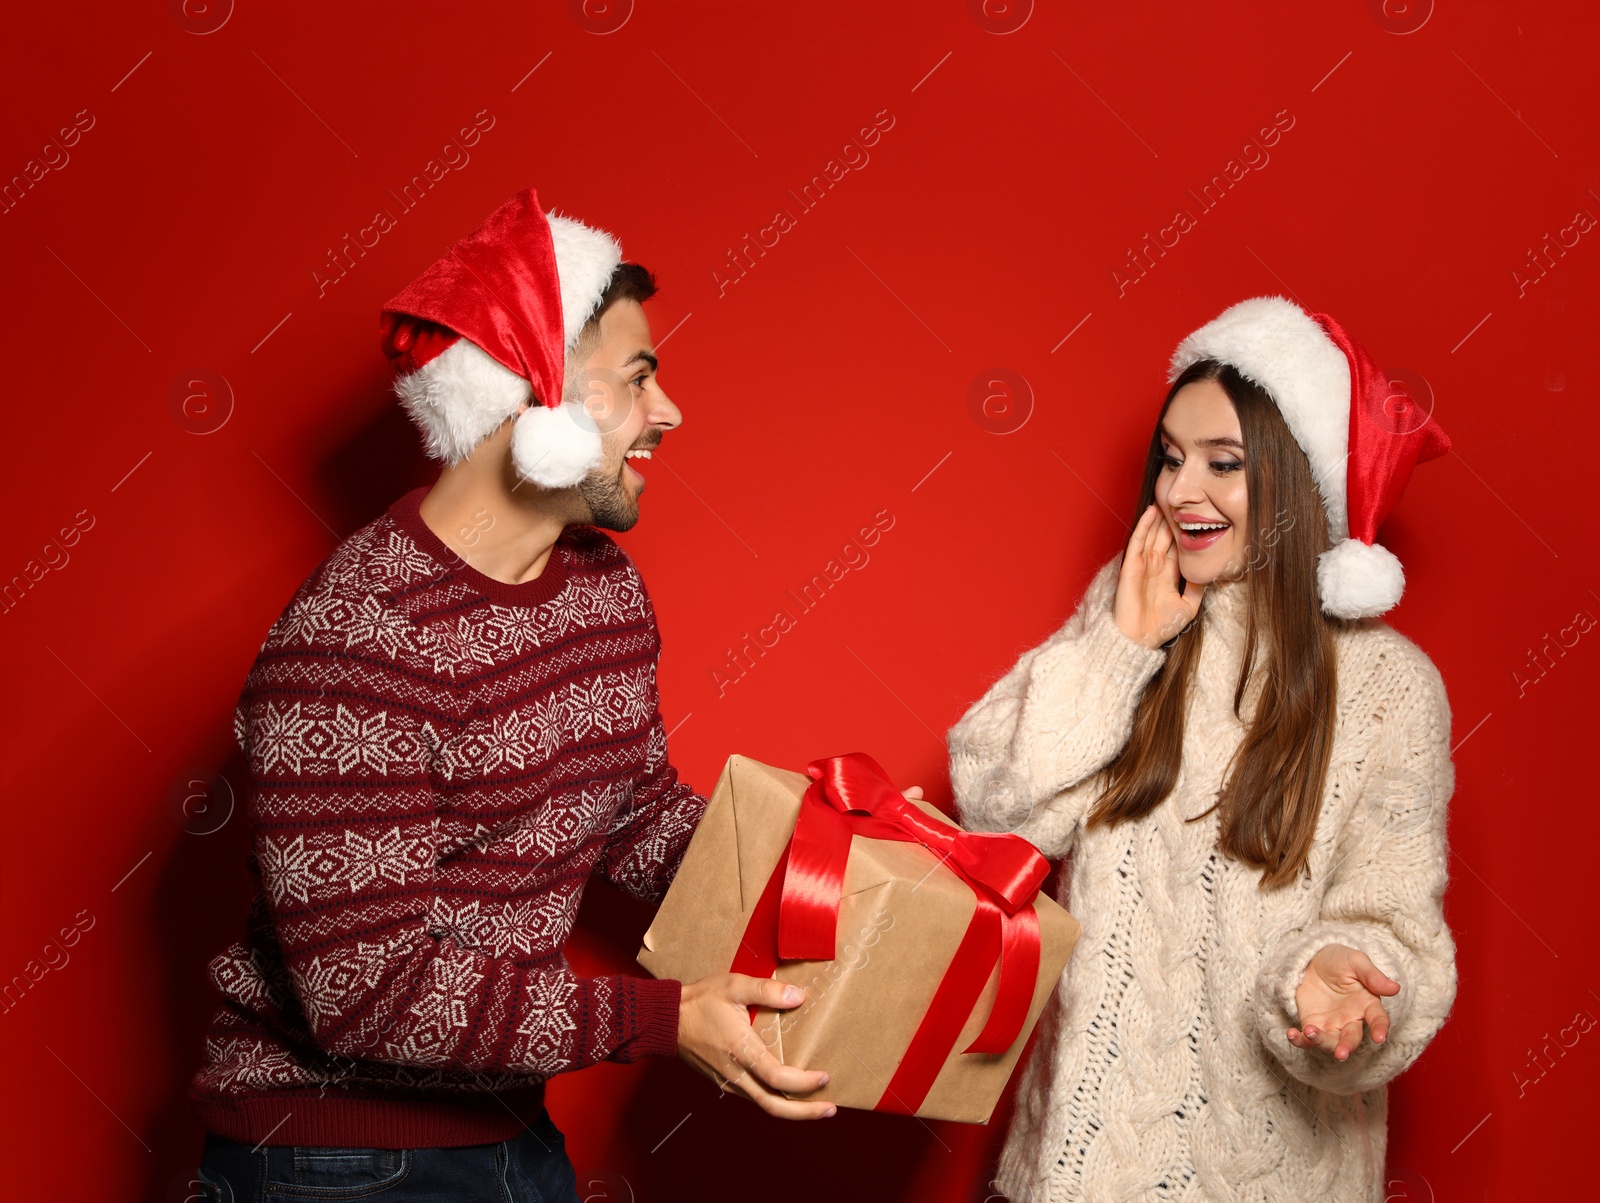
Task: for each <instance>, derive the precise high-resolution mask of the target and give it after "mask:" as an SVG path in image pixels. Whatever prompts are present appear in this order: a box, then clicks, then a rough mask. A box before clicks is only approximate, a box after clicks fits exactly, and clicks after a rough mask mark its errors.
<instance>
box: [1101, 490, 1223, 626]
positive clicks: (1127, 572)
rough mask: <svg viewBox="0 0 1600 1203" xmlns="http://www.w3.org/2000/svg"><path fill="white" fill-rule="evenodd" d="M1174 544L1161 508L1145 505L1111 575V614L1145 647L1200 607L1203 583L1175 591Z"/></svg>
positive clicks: (1175, 560) (1196, 611)
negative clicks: (1113, 590)
mask: <svg viewBox="0 0 1600 1203" xmlns="http://www.w3.org/2000/svg"><path fill="white" fill-rule="evenodd" d="M1178 580H1179V576H1178V545H1177V544H1176V543H1174V542H1173V539H1172V529H1171V528H1170V527H1169V526H1168V525H1167V524H1166V522H1165V520H1163V519H1162V517H1161V511H1160V510H1159V509H1157V508H1156V507H1155V506H1153V505H1152V506H1149V507H1147V508H1146V509H1145V512H1144V514H1143V515H1142V516H1141V517H1140V518H1139V522H1138V525H1136V526H1135V527H1134V528H1133V535H1132V537H1131V538H1129V540H1128V550H1127V552H1126V553H1124V555H1123V557H1122V571H1121V572H1120V573H1118V575H1117V596H1116V599H1115V600H1114V601H1113V602H1112V603H1111V617H1112V618H1113V619H1114V620H1115V621H1116V624H1117V626H1118V627H1119V628H1120V629H1121V630H1122V633H1123V634H1124V635H1126V636H1128V638H1129V639H1132V640H1134V641H1135V642H1136V643H1142V644H1144V646H1145V647H1151V648H1154V647H1160V646H1161V645H1162V644H1163V643H1165V642H1167V640H1169V639H1171V638H1172V637H1173V636H1174V635H1176V634H1177V633H1178V632H1179V631H1181V630H1183V628H1184V627H1186V626H1188V625H1189V623H1190V622H1191V621H1192V620H1193V619H1194V616H1195V615H1196V614H1198V613H1199V612H1200V598H1201V597H1202V596H1203V595H1204V593H1205V586H1204V585H1196V584H1195V583H1194V582H1193V581H1189V582H1188V583H1187V587H1186V588H1185V590H1184V591H1183V592H1182V593H1179V592H1178Z"/></svg>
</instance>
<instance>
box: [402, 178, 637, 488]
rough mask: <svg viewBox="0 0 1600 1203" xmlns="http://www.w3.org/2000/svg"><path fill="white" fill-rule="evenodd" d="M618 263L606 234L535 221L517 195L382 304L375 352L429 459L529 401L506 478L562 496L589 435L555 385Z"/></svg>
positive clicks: (526, 197)
mask: <svg viewBox="0 0 1600 1203" xmlns="http://www.w3.org/2000/svg"><path fill="white" fill-rule="evenodd" d="M621 261H622V248H621V246H620V245H618V243H617V240H616V239H615V238H613V237H612V236H611V235H610V234H607V233H605V232H604V231H601V230H594V229H590V228H589V227H588V226H586V225H583V224H582V223H581V222H577V221H574V220H573V219H572V218H570V217H560V216H557V215H556V214H555V213H554V212H551V213H550V214H549V215H548V216H546V215H545V213H544V212H543V211H542V210H541V209H540V207H539V198H538V196H537V194H535V192H534V190H533V189H532V188H528V189H525V190H524V191H522V192H519V193H517V195H516V196H514V197H512V198H511V199H510V200H508V201H507V202H506V203H505V204H503V205H501V206H500V207H499V208H498V209H496V210H495V211H494V212H493V213H491V214H490V215H489V217H488V219H487V220H486V221H485V222H484V223H483V224H482V225H481V226H479V227H478V228H477V229H476V230H474V231H473V232H472V233H471V234H469V235H467V237H465V238H463V239H462V240H461V241H460V242H458V243H456V244H455V245H454V246H452V247H451V248H450V250H449V251H448V252H447V253H446V254H445V256H444V258H442V259H440V260H439V261H438V262H437V263H435V264H434V265H433V266H432V267H430V268H428V270H427V271H425V272H423V273H422V274H421V275H420V276H418V277H417V278H416V279H415V280H413V281H412V282H411V283H410V284H409V285H407V286H406V288H405V289H404V291H402V292H401V293H400V295H398V296H397V297H395V298H394V299H393V300H391V301H390V302H389V303H388V304H387V305H385V306H384V307H383V313H382V315H381V316H380V317H379V321H378V326H379V339H380V343H381V345H382V347H383V352H384V354H385V355H387V356H388V357H389V359H390V360H391V361H392V362H393V363H394V366H395V368H396V369H397V370H398V371H399V372H400V377H399V379H398V380H396V381H395V386H394V387H395V392H397V393H399V394H400V399H401V401H402V402H403V403H404V405H405V408H406V412H407V413H409V414H410V415H411V418H412V420H413V421H414V422H416V424H417V425H418V426H419V427H421V428H422V433H423V438H424V440H425V441H426V444H427V450H428V454H430V455H432V456H434V457H435V458H437V459H442V460H444V461H445V462H446V463H447V464H454V463H458V462H460V461H461V460H463V459H465V458H466V457H467V456H468V455H469V454H471V452H472V450H473V448H475V447H476V446H477V445H478V444H479V443H481V442H483V440H484V439H486V438H488V437H489V435H491V434H493V433H494V431H495V430H497V429H498V428H499V427H500V426H501V424H502V423H504V422H505V420H506V419H507V418H509V417H511V416H512V415H513V414H515V413H516V412H517V410H518V409H519V408H520V407H521V406H522V405H523V404H524V403H525V402H528V401H530V400H531V402H532V404H531V405H530V406H529V408H528V409H527V411H526V412H525V413H523V414H522V416H521V417H519V418H518V419H517V424H516V426H515V427H513V428H512V433H511V462H512V465H513V466H514V467H515V468H516V470H517V474H518V475H519V476H521V477H522V478H523V479H525V480H528V481H531V482H532V483H534V484H537V485H542V486H544V487H545V488H551V489H561V488H567V487H569V486H571V485H575V484H577V483H578V482H579V481H580V480H582V479H583V478H584V476H585V475H586V474H587V473H588V472H589V471H591V470H592V469H593V468H595V467H596V466H597V465H598V464H599V462H600V432H599V429H598V428H597V427H596V425H595V423H594V421H593V420H592V419H591V418H590V416H589V414H588V413H587V412H586V411H585V410H584V408H583V407H582V406H581V405H579V404H577V403H575V402H567V403H565V404H563V402H562V382H563V379H564V374H565V370H566V356H567V353H568V352H569V351H571V350H572V348H573V347H574V346H576V345H577V341H578V335H579V333H580V332H581V331H582V330H583V326H584V323H585V322H587V321H588V320H589V319H590V318H591V317H593V316H594V313H595V310H596V309H598V308H599V305H600V302H601V300H602V298H603V297H604V295H605V290H606V287H607V285H609V284H610V282H611V273H612V272H613V271H614V270H615V269H616V266H617V264H619V263H620V262H621Z"/></svg>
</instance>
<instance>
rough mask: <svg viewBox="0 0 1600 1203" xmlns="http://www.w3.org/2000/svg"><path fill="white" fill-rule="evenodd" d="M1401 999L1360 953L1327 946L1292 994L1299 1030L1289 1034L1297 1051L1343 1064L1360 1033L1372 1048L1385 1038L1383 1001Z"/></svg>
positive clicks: (1396, 986) (1389, 979)
mask: <svg viewBox="0 0 1600 1203" xmlns="http://www.w3.org/2000/svg"><path fill="white" fill-rule="evenodd" d="M1398 993H1400V983H1399V982H1397V981H1395V980H1394V979H1393V978H1392V977H1389V976H1387V975H1386V974H1384V972H1383V971H1382V970H1381V969H1379V968H1378V967H1377V966H1376V965H1374V964H1373V963H1372V959H1371V958H1370V957H1368V956H1367V954H1366V953H1364V952H1362V951H1360V950H1359V949H1355V948H1351V947H1349V946H1348V945H1345V944H1328V945H1325V946H1324V947H1323V948H1322V949H1321V951H1319V952H1318V953H1317V955H1316V956H1314V957H1312V958H1311V964H1309V965H1307V966H1306V975H1305V979H1304V980H1303V981H1302V982H1301V983H1300V988H1299V989H1298V990H1296V991H1295V994H1294V1002H1295V1007H1296V1009H1297V1010H1298V1011H1299V1014H1300V1027H1299V1028H1290V1029H1289V1043H1290V1044H1293V1045H1294V1046H1295V1047H1296V1048H1320V1049H1322V1050H1323V1051H1324V1052H1327V1053H1332V1054H1333V1055H1334V1057H1335V1058H1336V1059H1337V1060H1340V1061H1343V1060H1345V1059H1346V1058H1348V1057H1349V1056H1350V1054H1351V1053H1353V1052H1355V1051H1356V1049H1357V1048H1359V1047H1360V1046H1361V1029H1362V1024H1365V1025H1366V1026H1367V1027H1368V1028H1370V1029H1371V1031H1372V1039H1373V1043H1375V1044H1382V1043H1383V1042H1384V1041H1385V1040H1386V1039H1388V1037H1389V1012H1387V1011H1385V1010H1384V1009H1383V1002H1382V999H1384V998H1388V997H1390V996H1392V995H1395V994H1398Z"/></svg>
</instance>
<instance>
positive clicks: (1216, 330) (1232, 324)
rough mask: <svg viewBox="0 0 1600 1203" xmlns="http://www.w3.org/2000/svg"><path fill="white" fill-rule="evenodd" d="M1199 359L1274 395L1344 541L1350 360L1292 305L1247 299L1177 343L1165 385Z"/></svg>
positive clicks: (1332, 526)
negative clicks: (1212, 362)
mask: <svg viewBox="0 0 1600 1203" xmlns="http://www.w3.org/2000/svg"><path fill="white" fill-rule="evenodd" d="M1201 359H1216V360H1220V361H1221V362H1223V363H1227V364H1232V365H1233V366H1234V367H1236V368H1238V369H1239V371H1241V372H1243V373H1244V374H1245V375H1246V376H1248V377H1249V378H1250V379H1251V380H1254V381H1255V382H1256V383H1257V384H1259V385H1260V386H1261V387H1262V388H1264V389H1266V390H1267V392H1269V393H1271V394H1272V399H1273V400H1274V401H1276V402H1277V403H1278V409H1279V411H1280V412H1281V413H1282V414H1283V419H1284V421H1285V422H1286V423H1287V424H1288V427H1289V433H1290V434H1292V435H1294V439H1295V442H1297V443H1299V444H1300V449H1301V450H1302V451H1304V452H1305V453H1306V458H1307V459H1308V460H1310V461H1311V474H1312V476H1313V477H1314V478H1315V479H1316V482H1317V491H1318V492H1319V493H1321V494H1322V503H1323V506H1324V507H1325V508H1326V509H1327V511H1328V534H1329V537H1330V538H1331V539H1333V541H1334V542H1335V543H1338V542H1339V541H1340V540H1342V539H1344V538H1345V537H1346V536H1347V535H1348V534H1349V533H1350V527H1349V523H1348V518H1347V514H1348V510H1347V507H1346V502H1345V497H1346V493H1345V461H1346V460H1347V459H1348V458H1349V453H1350V361H1349V360H1347V359H1346V358H1345V355H1344V352H1343V351H1342V350H1340V349H1339V345H1338V344H1337V343H1335V342H1334V341H1333V340H1332V339H1331V338H1329V337H1328V335H1327V332H1326V331H1325V330H1323V328H1322V327H1321V326H1319V325H1318V324H1317V323H1316V321H1315V320H1314V319H1313V318H1312V317H1311V315H1310V314H1308V313H1307V312H1306V311H1305V310H1304V309H1302V308H1300V306H1298V305H1296V304H1295V303H1294V302H1293V301H1289V300H1285V299H1284V298H1283V297H1252V298H1251V299H1250V300H1248V301H1240V302H1239V303H1238V304H1237V305H1232V306H1230V307H1229V308H1227V309H1225V310H1223V311H1222V313H1221V315H1220V316H1218V317H1216V318H1214V319H1213V320H1212V321H1210V322H1207V323H1206V324H1205V325H1204V326H1201V327H1200V329H1198V330H1196V331H1195V332H1194V333H1193V334H1191V335H1189V337H1188V338H1186V339H1184V340H1183V341H1182V342H1181V343H1179V344H1178V349H1177V350H1176V351H1174V352H1173V354H1172V364H1171V367H1170V369H1169V370H1168V373H1167V379H1168V381H1172V380H1175V379H1177V377H1178V374H1179V373H1180V372H1182V371H1183V369H1184V368H1186V367H1188V366H1189V365H1190V364H1192V363H1194V362H1196V361H1197V360H1201ZM1390 558H1391V559H1392V558H1393V557H1390ZM1396 571H1398V561H1397V562H1396Z"/></svg>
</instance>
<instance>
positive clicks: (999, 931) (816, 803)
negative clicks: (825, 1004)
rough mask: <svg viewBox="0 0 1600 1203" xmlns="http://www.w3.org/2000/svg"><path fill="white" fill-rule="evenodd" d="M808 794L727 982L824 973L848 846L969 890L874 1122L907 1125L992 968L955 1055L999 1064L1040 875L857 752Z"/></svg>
mask: <svg viewBox="0 0 1600 1203" xmlns="http://www.w3.org/2000/svg"><path fill="white" fill-rule="evenodd" d="M806 772H807V773H808V774H810V776H811V778H812V784H811V786H810V788H809V789H807V790H806V792H805V796H804V797H803V798H802V799H801V802H800V814H799V817H798V818H797V819H796V821H795V828H794V834H793V835H792V836H791V837H790V840H789V845H788V847H787V848H785V849H784V853H783V856H782V857H780V858H779V861H778V864H777V867H776V868H775V869H774V870H773V871H772V876H771V877H770V878H769V879H768V881H767V886H766V889H765V891H764V892H763V893H762V896H761V899H760V901H758V902H757V904H756V907H755V909H754V910H753V911H752V912H751V915H750V921H749V923H748V924H747V926H746V928H745V938H744V940H743V941H741V943H740V946H739V952H738V954H737V955H736V956H735V958H734V963H733V965H732V967H731V968H732V971H733V972H735V973H746V974H750V975H752V976H755V977H768V976H771V974H772V971H773V970H774V969H776V968H777V963H778V961H779V960H780V959H781V960H786V961H793V960H802V961H831V960H833V959H834V955H835V947H836V943H837V933H838V927H839V898H840V895H841V894H842V893H843V889H844V871H845V865H846V863H847V862H848V860H849V858H850V841H851V838H852V837H853V836H857V835H861V836H866V837H868V838H869V839H875V840H898V841H901V842H906V843H916V844H921V845H922V846H923V847H925V848H927V849H928V850H929V851H930V852H932V853H933V854H934V855H935V856H937V857H938V858H939V860H940V861H941V863H943V864H944V866H945V867H946V868H948V869H950V870H951V871H952V872H954V873H955V874H956V876H958V877H960V878H961V879H962V880H963V881H964V882H966V883H967V885H968V886H970V887H971V889H972V892H973V894H974V895H975V896H976V898H977V908H976V909H975V910H974V911H973V915H972V919H971V921H970V922H969V923H968V924H967V930H966V933H965V935H963V936H962V939H961V944H960V946H959V947H958V948H957V949H956V953H955V956H954V957H953V958H952V959H951V962H950V965H949V967H948V968H947V969H946V970H945V974H944V977H943V979H942V980H941V981H940V983H939V988H938V989H937V990H936V991H935V992H934V996H933V1001H932V1003H930V1004H929V1006H928V1011H927V1014H925V1015H924V1016H923V1018H922V1022H921V1024H920V1025H919V1026H918V1028H917V1031H916V1034H915V1035H914V1036H913V1037H912V1040H911V1044H910V1046H909V1047H908V1048H907V1049H906V1053H905V1056H904V1057H903V1058H902V1059H901V1062H900V1067H899V1069H898V1070H897V1071H896V1072H895V1075H894V1078H893V1079H892V1080H891V1081H890V1083H889V1086H888V1088H887V1089H886V1090H885V1091H884V1092H883V1097H882V1098H881V1099H880V1100H879V1101H878V1105H877V1109H878V1110H880V1111H898V1112H902V1113H904V1114H907V1115H910V1114H914V1113H915V1112H916V1111H917V1109H918V1108H919V1107H921V1106H922V1103H923V1101H924V1099H926V1097H927V1094H928V1091H929V1090H930V1089H931V1088H932V1086H933V1083H934V1079H936V1078H937V1077H938V1076H939V1071H940V1070H941V1069H943V1068H944V1063H945V1060H946V1059H947V1058H948V1057H949V1055H950V1050H951V1049H952V1048H954V1047H955V1044H956V1041H957V1039H958V1038H959V1037H960V1035H961V1029H962V1027H963V1026H964V1025H965V1024H966V1021H967V1017H968V1016H969V1015H971V1014H972V1011H973V1008H974V1007H975V1006H976V1005H977V1002H978V999H979V997H980V996H981V995H982V993H983V988H984V986H985V985H986V984H987V983H988V981H989V975H990V973H991V972H993V970H994V966H995V962H996V961H998V962H999V963H1000V983H999V989H998V991H997V993H996V995H995V1000H994V1006H993V1007H992V1008H991V1010H990V1012H989V1018H988V1021H987V1022H986V1023H985V1024H984V1028H983V1031H982V1032H980V1033H979V1034H978V1038H977V1039H976V1040H974V1041H973V1042H972V1044H971V1045H970V1046H968V1047H967V1048H966V1049H965V1050H964V1051H966V1052H968V1053H989V1054H1000V1053H1004V1052H1005V1051H1006V1050H1007V1049H1009V1048H1010V1047H1011V1046H1012V1044H1013V1043H1015V1042H1016V1039H1017V1037H1018V1036H1019V1035H1020V1034H1021V1032H1022V1027H1023V1024H1024V1023H1026V1021H1027V1018H1028V1007H1029V1004H1030V1003H1032V1001H1033V992H1034V987H1035V985H1036V984H1037V981H1038V976H1039V916H1038V913H1037V912H1036V911H1035V910H1034V908H1033V900H1034V899H1035V898H1036V897H1037V896H1038V893H1039V886H1040V885H1041V884H1042V883H1043V881H1044V879H1045V875H1046V874H1047V873H1048V872H1049V871H1050V866H1049V863H1048V862H1047V861H1046V860H1045V859H1044V857H1042V856H1041V855H1039V852H1038V850H1037V849H1035V848H1034V846H1033V845H1032V844H1030V843H1028V842H1027V841H1026V840H1024V839H1022V838H1021V837H1020V836H1015V835H1006V834H992V833H988V832H976V831H962V830H961V829H960V828H956V827H951V826H949V825H948V824H946V823H941V822H939V821H938V820H937V819H933V818H931V817H929V816H928V815H927V814H926V813H924V812H923V811H922V810H920V809H919V808H918V807H917V806H915V805H914V804H912V803H910V802H908V801H907V800H906V799H905V798H904V797H903V796H902V795H901V793H900V791H899V790H897V789H896V788H895V787H894V783H893V782H891V781H890V780H889V776H888V774H887V773H885V772H884V771H883V769H882V768H881V767H880V766H879V765H878V762H877V761H875V760H873V759H872V757H870V756H868V755H866V754H865V753H862V752H851V753H849V754H848V755H845V756H830V757H828V758H827V759H824V760H815V761H812V762H811V764H810V765H808V766H807V767H806Z"/></svg>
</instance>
